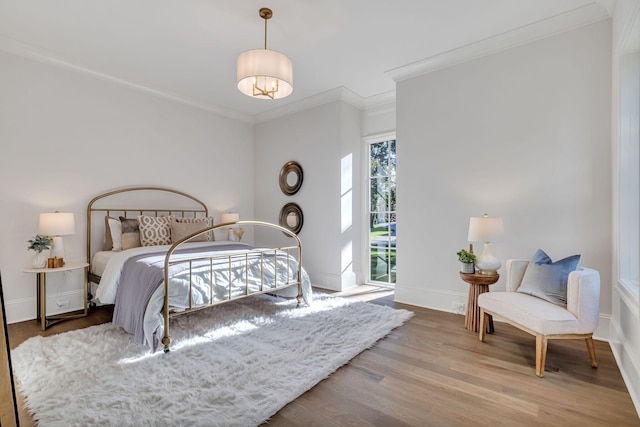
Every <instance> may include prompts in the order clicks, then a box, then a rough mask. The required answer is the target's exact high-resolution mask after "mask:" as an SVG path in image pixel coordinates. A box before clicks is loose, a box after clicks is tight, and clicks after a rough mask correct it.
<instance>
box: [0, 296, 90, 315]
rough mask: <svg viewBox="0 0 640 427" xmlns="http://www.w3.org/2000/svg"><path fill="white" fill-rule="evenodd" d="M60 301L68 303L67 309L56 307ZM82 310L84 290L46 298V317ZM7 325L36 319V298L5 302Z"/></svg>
mask: <svg viewBox="0 0 640 427" xmlns="http://www.w3.org/2000/svg"><path fill="white" fill-rule="evenodd" d="M61 301H68V304H69V305H68V307H58V303H59V302H61ZM83 308H84V290H82V289H76V290H73V291H67V292H60V293H59V294H58V293H57V294H55V295H49V296H48V297H47V315H53V314H60V313H66V312H69V311H75V310H81V309H83ZM5 310H6V313H7V323H18V322H24V321H26V320H33V319H35V318H36V298H35V297H33V298H21V299H16V300H10V301H5Z"/></svg>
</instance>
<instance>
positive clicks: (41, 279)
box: [22, 262, 89, 331]
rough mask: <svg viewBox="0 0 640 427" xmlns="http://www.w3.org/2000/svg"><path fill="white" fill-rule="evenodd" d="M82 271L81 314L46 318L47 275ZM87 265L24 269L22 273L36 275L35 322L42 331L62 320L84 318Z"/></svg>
mask: <svg viewBox="0 0 640 427" xmlns="http://www.w3.org/2000/svg"><path fill="white" fill-rule="evenodd" d="M79 269H84V274H83V276H84V298H83V299H84V311H83V312H82V313H72V314H56V315H53V316H48V317H47V274H50V273H59V272H62V271H72V270H79ZM88 270H89V263H86V262H67V263H65V265H64V266H63V267H58V268H24V269H23V270H22V271H23V272H24V273H34V274H35V275H36V320H37V321H38V322H40V326H41V328H42V330H43V331H46V330H47V328H48V327H49V326H51V325H54V324H56V323H58V322H62V321H63V320H69V319H77V318H79V317H86V316H87V313H88V307H87V295H88V294H89V281H88V280H87V277H88Z"/></svg>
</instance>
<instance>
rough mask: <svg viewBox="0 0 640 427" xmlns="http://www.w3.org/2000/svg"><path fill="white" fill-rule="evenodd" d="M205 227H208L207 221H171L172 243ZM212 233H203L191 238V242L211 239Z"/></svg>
mask: <svg viewBox="0 0 640 427" xmlns="http://www.w3.org/2000/svg"><path fill="white" fill-rule="evenodd" d="M203 228H207V224H206V222H202V221H198V222H178V221H171V243H175V242H177V241H178V240H181V239H183V238H185V237H187V236H188V235H190V234H192V233H195V232H196V231H200V230H202V229H203ZM208 234H210V233H205V234H201V235H199V236H197V237H194V238H193V239H191V240H189V241H190V242H207V241H209V236H208Z"/></svg>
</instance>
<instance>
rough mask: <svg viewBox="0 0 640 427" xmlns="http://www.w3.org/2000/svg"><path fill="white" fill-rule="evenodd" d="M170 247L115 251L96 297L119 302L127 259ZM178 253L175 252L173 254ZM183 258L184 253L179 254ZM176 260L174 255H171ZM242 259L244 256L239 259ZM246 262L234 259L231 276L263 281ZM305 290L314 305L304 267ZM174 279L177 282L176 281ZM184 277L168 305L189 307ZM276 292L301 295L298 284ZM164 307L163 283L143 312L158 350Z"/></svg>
mask: <svg viewBox="0 0 640 427" xmlns="http://www.w3.org/2000/svg"><path fill="white" fill-rule="evenodd" d="M229 243H230V242H226V241H220V242H198V243H188V244H186V245H185V247H189V248H196V247H204V246H221V245H227V244H229ZM233 243H234V244H237V242H233ZM245 246H246V248H247V250H249V249H251V247H250V246H248V245H245ZM170 247H171V245H165V246H148V247H139V248H132V249H128V250H125V251H122V252H118V253H115V254H112V255H111V256H110V259H109V261H108V263H107V265H106V267H105V268H104V272H103V274H102V278H101V280H100V284H99V285H98V288H97V291H96V296H95V299H96V300H97V301H98V302H100V303H103V304H114V303H115V302H116V293H117V290H118V286H119V284H120V277H121V275H122V269H123V267H124V265H125V263H126V261H127V260H128V259H130V258H131V257H135V256H138V255H144V254H152V253H156V252H159V251H167V250H168V249H169V248H170ZM243 252H245V251H238V250H232V251H227V250H224V251H219V252H218V251H217V252H216V255H217V254H224V255H227V254H241V253H243ZM174 255H176V254H174ZM178 257H181V256H178ZM182 257H186V256H182ZM172 259H173V256H172ZM240 259H242V257H241V258H240ZM163 261H164V255H162V256H159V257H158V262H163ZM244 266H245V264H244V262H234V263H232V267H231V268H232V271H231V275H232V276H234V275H242V276H243V277H244V275H245V274H247V275H248V279H249V280H248V281H249V282H259V281H260V272H259V271H256V269H252V268H249V269H246V271H245V268H244ZM291 269H293V271H294V273H297V266H295V265H292V266H290V267H289V268H280V267H279V268H278V269H277V276H278V280H279V281H282V280H284V279H286V277H287V274H289V275H290V274H292V272H291V271H292V270H291ZM224 273H225V274H227V275H228V273H227V271H226V267H225V268H224ZM302 276H303V277H302V279H303V280H302V292H303V298H304V301H305V303H307V304H311V302H312V298H313V297H312V290H311V282H310V280H309V276H308V275H307V273H306V272H305V271H304V270H303V271H302ZM188 280H189V279H187V280H186V283H188ZM174 282H175V284H174ZM184 282H185V280H184V278H182V279H177V280H174V279H172V281H171V287H170V289H171V292H170V294H169V305H170V306H171V307H177V308H185V307H188V295H189V291H188V284H185V283H184ZM174 286H175V287H176V289H177V288H179V287H183V288H184V289H186V292H179V291H178V292H176V291H174ZM255 290H256V289H255V287H251V286H250V291H251V292H253V291H255ZM239 292H240V294H243V293H244V291H243V290H242V288H236V289H235V291H234V292H233V293H234V295H238V294H239ZM191 293H192V295H193V294H194V292H193V291H192V292H191ZM274 293H275V294H277V295H279V296H283V297H295V296H297V295H298V287H297V286H290V287H288V288H284V289H280V290H278V291H274ZM202 302H204V303H207V302H208V298H207V301H202ZM193 303H194V306H195V305H199V303H201V302H200V301H193ZM163 306H164V285H160V286H159V287H158V289H157V290H156V291H155V292H154V293H153V295H152V296H151V299H150V301H149V304H148V305H147V308H146V310H145V315H144V326H143V327H144V335H145V337H144V338H145V342H146V343H147V344H148V345H149V346H150V347H151V348H152V349H153V350H155V349H156V348H157V346H158V345H159V340H160V339H161V338H162V336H163V334H164V320H163V319H164V318H163V314H162V308H163Z"/></svg>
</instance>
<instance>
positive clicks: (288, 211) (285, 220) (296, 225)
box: [280, 203, 304, 234]
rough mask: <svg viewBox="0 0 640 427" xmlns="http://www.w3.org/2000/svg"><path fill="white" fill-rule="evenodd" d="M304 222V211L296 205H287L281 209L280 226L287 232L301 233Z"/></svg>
mask: <svg viewBox="0 0 640 427" xmlns="http://www.w3.org/2000/svg"><path fill="white" fill-rule="evenodd" d="M303 220H304V218H303V216H302V209H300V206H298V205H297V204H295V203H287V204H286V205H284V206H283V207H282V209H280V226H281V227H284V228H286V229H287V230H291V231H293V232H294V233H296V234H298V233H300V230H302V222H303Z"/></svg>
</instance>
